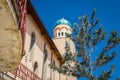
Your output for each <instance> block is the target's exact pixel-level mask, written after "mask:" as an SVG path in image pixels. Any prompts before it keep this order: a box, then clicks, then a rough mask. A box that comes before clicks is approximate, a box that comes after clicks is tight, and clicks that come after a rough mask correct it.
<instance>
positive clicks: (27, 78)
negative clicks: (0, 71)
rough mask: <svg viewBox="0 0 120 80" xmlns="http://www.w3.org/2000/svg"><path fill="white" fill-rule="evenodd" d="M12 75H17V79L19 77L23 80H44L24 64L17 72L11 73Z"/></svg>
mask: <svg viewBox="0 0 120 80" xmlns="http://www.w3.org/2000/svg"><path fill="white" fill-rule="evenodd" d="M11 73H12V74H14V75H15V78H16V77H19V78H20V79H21V80H42V79H41V78H39V77H38V76H37V75H36V74H34V73H33V72H32V71H31V70H29V69H28V68H27V67H25V66H24V65H23V64H22V63H21V64H20V65H19V67H18V69H17V70H16V71H11ZM15 80H16V79H15Z"/></svg>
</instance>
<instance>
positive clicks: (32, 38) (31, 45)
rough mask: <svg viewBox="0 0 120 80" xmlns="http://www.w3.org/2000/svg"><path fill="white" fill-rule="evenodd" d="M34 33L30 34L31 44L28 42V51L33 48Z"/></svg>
mask: <svg viewBox="0 0 120 80" xmlns="http://www.w3.org/2000/svg"><path fill="white" fill-rule="evenodd" d="M35 38H36V37H35V33H34V32H32V34H31V42H30V49H29V50H31V49H32V47H33V45H34V43H35Z"/></svg>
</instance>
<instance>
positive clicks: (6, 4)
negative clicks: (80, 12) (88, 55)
mask: <svg viewBox="0 0 120 80" xmlns="http://www.w3.org/2000/svg"><path fill="white" fill-rule="evenodd" d="M0 12H3V13H0V37H2V36H3V38H1V40H0V80H76V78H75V77H73V76H67V75H64V74H62V73H59V72H57V71H55V70H53V69H51V68H50V66H49V64H51V63H54V64H55V65H56V66H58V67H60V66H61V64H62V55H63V54H64V53H65V46H66V42H68V43H69V44H70V49H71V52H72V54H73V55H74V54H75V46H74V43H73V41H72V40H70V39H69V38H67V37H66V35H65V34H66V33H69V34H72V25H71V23H70V22H69V21H68V20H66V19H64V18H61V19H59V20H58V21H56V22H55V25H54V30H53V35H54V38H53V39H52V38H51V37H50V35H49V34H48V32H47V30H46V28H45V26H44V25H43V23H42V21H41V20H40V18H39V17H38V14H37V13H36V11H35V9H34V7H33V5H32V4H31V2H30V0H1V1H0ZM1 17H2V19H1ZM1 22H2V23H1ZM11 24H12V25H13V26H10V25H11ZM6 27H7V28H6ZM1 34H4V35H1ZM3 45H5V46H3ZM11 45H13V46H11ZM1 46H3V49H4V50H3V49H2V48H1ZM1 56H2V57H1Z"/></svg>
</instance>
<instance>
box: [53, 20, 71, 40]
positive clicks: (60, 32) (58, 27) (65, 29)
mask: <svg viewBox="0 0 120 80" xmlns="http://www.w3.org/2000/svg"><path fill="white" fill-rule="evenodd" d="M71 27H72V25H71V23H70V22H69V21H68V20H66V19H64V18H62V19H59V20H57V21H56V23H55V28H54V38H63V37H66V33H68V34H71V33H72V29H71Z"/></svg>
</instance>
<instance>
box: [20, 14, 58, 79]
mask: <svg viewBox="0 0 120 80" xmlns="http://www.w3.org/2000/svg"><path fill="white" fill-rule="evenodd" d="M26 26H27V33H26V45H25V52H26V54H25V56H24V57H23V59H22V63H23V64H24V65H26V66H27V67H28V68H29V69H30V70H31V71H33V63H34V62H35V61H37V62H38V69H37V71H36V74H37V75H38V76H39V77H40V78H41V77H42V70H43V57H44V52H43V51H44V44H45V43H46V50H47V52H48V57H47V60H46V64H45V66H46V67H45V68H46V71H47V72H46V78H44V79H45V80H46V79H50V71H51V70H50V67H49V66H48V64H50V63H51V53H52V50H51V48H50V46H49V43H48V42H46V39H45V38H44V35H41V31H40V30H39V28H38V26H37V25H36V23H35V22H34V21H33V19H32V17H31V16H30V15H27V25H26ZM32 32H34V33H35V35H36V41H35V44H34V46H33V48H32V49H31V50H29V47H30V41H31V33H32ZM30 53H33V60H32V61H29V58H30ZM54 53H55V52H54ZM54 53H53V54H54ZM53 56H54V55H53ZM56 57H57V56H56ZM53 60H54V61H55V62H56V63H57V65H60V61H59V60H58V59H57V58H55V57H54V58H53ZM55 77H56V79H55V80H59V79H58V78H57V77H59V73H58V72H56V74H55Z"/></svg>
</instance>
